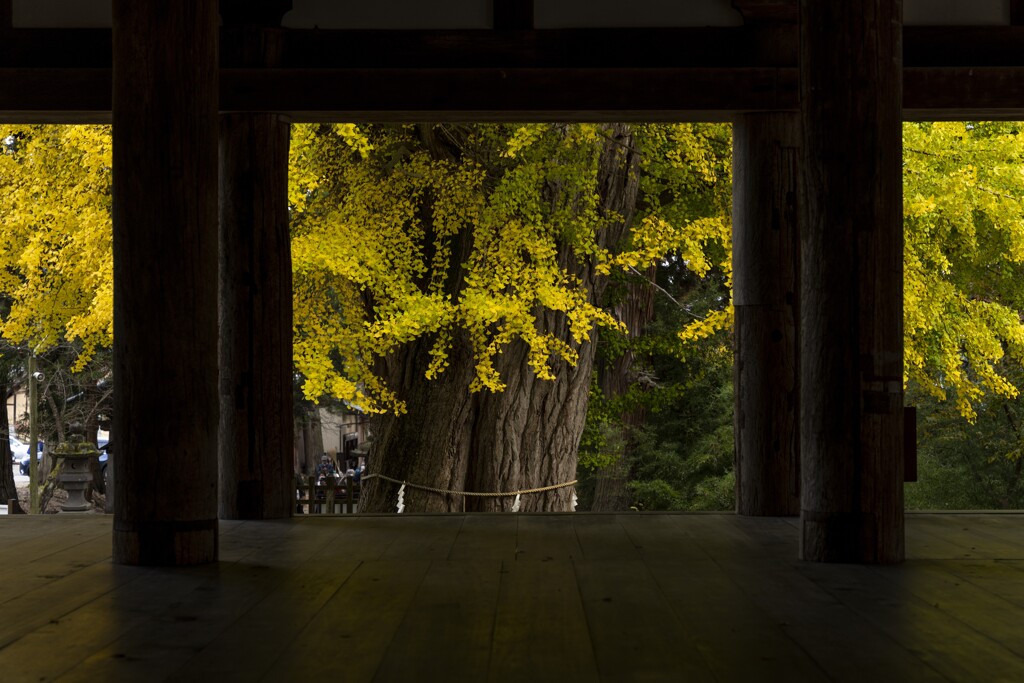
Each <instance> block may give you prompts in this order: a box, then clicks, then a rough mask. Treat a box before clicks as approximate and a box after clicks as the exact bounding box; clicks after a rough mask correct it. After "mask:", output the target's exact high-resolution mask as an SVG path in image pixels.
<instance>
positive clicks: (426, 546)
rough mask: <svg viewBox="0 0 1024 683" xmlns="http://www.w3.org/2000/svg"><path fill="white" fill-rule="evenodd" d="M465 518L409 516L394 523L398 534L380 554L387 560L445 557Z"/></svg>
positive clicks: (453, 543) (449, 551)
mask: <svg viewBox="0 0 1024 683" xmlns="http://www.w3.org/2000/svg"><path fill="white" fill-rule="evenodd" d="M462 524H463V518H462V517H459V516H448V515H436V516H417V517H415V518H413V517H409V518H407V520H403V521H402V523H399V524H395V525H394V526H396V528H397V529H396V530H397V531H398V534H397V535H396V536H395V539H394V540H393V541H392V542H391V543H390V544H389V545H388V548H387V550H385V551H384V553H382V554H381V557H382V558H385V559H401V558H411V559H428V560H434V559H445V558H447V557H448V555H449V554H450V553H451V551H452V546H454V545H455V539H456V538H458V536H459V530H460V529H462Z"/></svg>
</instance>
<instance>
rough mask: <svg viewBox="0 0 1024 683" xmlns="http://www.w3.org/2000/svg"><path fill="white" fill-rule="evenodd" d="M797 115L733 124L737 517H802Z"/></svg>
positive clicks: (750, 118)
mask: <svg viewBox="0 0 1024 683" xmlns="http://www.w3.org/2000/svg"><path fill="white" fill-rule="evenodd" d="M799 147H800V117H799V116H798V115H797V114H789V113H772V114H768V113H765V114H746V115H742V116H739V117H737V118H736V120H735V121H734V122H733V256H732V258H733V273H734V280H733V283H734V284H733V303H734V306H735V314H736V318H735V337H734V339H735V365H734V367H735V371H734V372H735V375H734V381H735V413H734V415H735V417H734V420H735V438H736V512H737V513H738V514H741V515H770V516H790V515H792V516H795V515H799V514H800V448H799V429H798V411H799V381H798V367H797V329H796V321H797V311H798V308H797V300H798V270H799V249H800V244H799V232H798V229H797V196H798V194H799V179H798V175H797V159H798V156H799Z"/></svg>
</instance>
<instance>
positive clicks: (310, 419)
mask: <svg viewBox="0 0 1024 683" xmlns="http://www.w3.org/2000/svg"><path fill="white" fill-rule="evenodd" d="M295 442H296V443H295V450H296V451H297V456H298V463H297V464H296V465H297V467H296V469H297V471H298V472H301V473H302V474H306V475H309V474H313V473H314V472H316V466H317V465H319V464H320V456H322V455H323V454H324V433H323V428H322V425H321V422H320V408H319V407H318V406H317V405H316V404H315V403H313V402H311V401H304V402H303V403H302V414H301V415H300V416H299V421H298V424H297V425H295Z"/></svg>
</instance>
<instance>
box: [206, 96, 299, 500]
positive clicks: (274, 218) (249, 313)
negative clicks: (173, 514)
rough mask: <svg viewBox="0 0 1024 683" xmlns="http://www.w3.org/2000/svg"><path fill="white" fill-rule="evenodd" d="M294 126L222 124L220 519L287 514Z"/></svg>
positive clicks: (279, 120)
mask: <svg viewBox="0 0 1024 683" xmlns="http://www.w3.org/2000/svg"><path fill="white" fill-rule="evenodd" d="M289 132H290V125H289V122H288V120H287V119H285V118H283V117H281V116H278V115H275V114H228V115H224V116H222V117H221V128H220V383H221V411H220V516H221V517H222V518H224V519H277V518H281V517H288V516H290V515H291V511H292V507H293V500H292V499H293V498H294V486H293V485H292V447H293V444H292V431H293V429H294V416H293V410H292V273H291V251H290V241H289V234H288V142H289Z"/></svg>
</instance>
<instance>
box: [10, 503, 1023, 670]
mask: <svg viewBox="0 0 1024 683" xmlns="http://www.w3.org/2000/svg"><path fill="white" fill-rule="evenodd" d="M48 517H50V519H44V518H42V517H33V516H25V517H24V518H22V519H19V520H18V522H15V523H13V525H11V526H5V525H3V524H0V579H2V580H0V596H6V597H5V598H2V599H4V600H5V601H4V602H3V603H0V607H3V609H4V616H5V619H4V620H3V621H0V674H2V675H3V676H4V677H5V678H6V679H7V680H33V681H41V680H66V681H86V680H90V681H91V680H112V681H113V680H118V681H119V680H153V679H154V678H155V679H158V680H168V679H169V680H176V681H190V683H191V681H199V680H210V679H215V680H219V681H243V680H244V681H249V680H267V681H277V680H284V681H293V680H305V679H307V678H313V679H315V680H321V679H322V678H323V677H324V676H325V675H326V676H330V677H334V678H337V679H339V680H345V681H371V680H377V681H390V680H430V679H432V678H438V677H440V676H442V675H444V677H445V678H446V679H447V680H473V681H476V680H481V681H482V680H488V681H501V682H504V681H509V682H511V681H522V680H524V679H526V680H528V681H531V683H537V682H538V681H539V682H543V681H558V682H559V683H562V682H563V681H576V680H580V681H590V680H607V681H615V682H616V683H618V682H619V681H632V680H655V681H661V680H668V681H675V680H688V681H689V680H698V681H699V680H718V681H730V680H753V681H776V680H777V681H788V680H793V681H797V680H799V681H816V680H823V679H827V680H836V681H857V682H858V683H859V682H860V681H865V680H868V681H871V680H877V681H889V680H899V681H943V680H953V681H977V680H986V681H988V680H994V681H1000V680H1005V681H1011V680H1013V681H1016V680H1024V637H1021V636H1020V635H1019V634H1018V632H1019V631H1020V629H1019V626H1018V624H1019V623H1021V622H1022V621H1024V523H1022V522H1024V516H1021V515H995V514H993V515H976V514H928V515H908V518H907V529H908V532H907V536H908V554H909V557H910V560H909V561H908V562H907V563H905V564H904V565H902V566H897V567H860V566H850V565H820V564H812V563H802V562H799V561H798V560H796V558H795V553H794V549H795V548H796V545H797V540H798V538H799V522H798V520H797V521H794V520H791V519H770V518H768V519H765V518H745V517H737V516H736V515H687V514H667V515H658V514H622V515H615V516H611V515H594V516H590V515H584V514H578V515H535V514H529V515H526V514H524V515H514V514H493V515H450V516H437V515H410V516H405V515H402V516H398V515H380V516H375V515H366V516H362V517H360V516H356V515H348V516H342V517H330V516H322V517H313V518H304V519H296V520H280V521H275V522H257V521H247V522H231V523H225V524H224V525H222V527H221V562H219V563H218V564H214V565H208V566H204V567H192V568H177V569H160V568H142V567H121V566H115V565H112V564H110V561H109V558H110V533H111V520H110V518H109V517H105V516H102V515H83V516H79V517H76V518H71V517H65V518H64V521H63V522H61V521H60V516H59V515H55V516H48ZM5 541H9V543H6V544H5ZM21 553H23V554H21ZM922 556H923V557H924V558H925V559H920V558H921V557H922ZM325 653H327V654H325Z"/></svg>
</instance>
